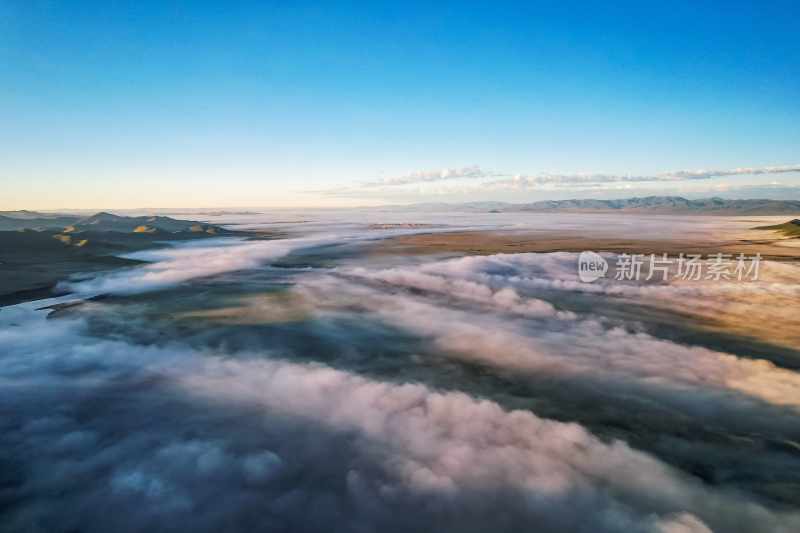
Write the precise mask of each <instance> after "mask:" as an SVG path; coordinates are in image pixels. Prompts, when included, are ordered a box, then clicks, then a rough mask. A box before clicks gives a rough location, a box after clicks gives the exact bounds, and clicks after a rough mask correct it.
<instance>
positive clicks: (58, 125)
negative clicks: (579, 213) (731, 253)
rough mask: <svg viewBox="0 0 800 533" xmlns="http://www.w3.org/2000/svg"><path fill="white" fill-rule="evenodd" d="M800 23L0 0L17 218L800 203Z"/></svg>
mask: <svg viewBox="0 0 800 533" xmlns="http://www.w3.org/2000/svg"><path fill="white" fill-rule="evenodd" d="M798 15H800V4H797V2H736V1H726V2H712V1H703V2H699V1H691V2H690V1H687V2H682V1H675V2H641V1H639V2H535V1H528V2H452V3H450V2H386V3H383V2H360V3H355V2H353V3H348V2H337V3H327V2H315V3H305V2H266V1H261V2H203V1H199V0H198V1H193V2H176V1H168V0H162V1H145V0H139V1H130V2H124V1H116V2H111V1H102V2H100V1H98V2H94V1H86V0H83V1H78V0H76V1H40V0H0V183H1V184H2V197H0V209H2V208H5V209H16V208H33V209H36V208H40V209H46V208H50V209H57V208H94V207H107V208H125V207H191V206H268V205H279V206H281V205H286V206H289V205H291V206H298V205H309V206H311V205H359V204H371V203H372V204H374V203H393V202H413V201H474V200H489V199H500V200H516V201H524V200H538V199H543V198H565V197H610V196H614V197H623V196H630V195H634V194H650V193H653V194H683V195H688V196H709V195H723V196H724V195H728V196H744V197H748V196H759V197H765V196H773V197H780V198H786V197H790V196H792V197H795V198H800V173H798V172H797V171H792V169H793V168H795V167H796V166H797V165H798V164H800V150H799V149H798V148H799V147H800V105H798V102H800V38H798V33H797V29H796V23H797V20H798ZM766 167H769V168H771V169H772V170H771V171H765V170H764V169H765V168H766ZM742 168H751V169H754V170H757V171H761V172H762V173H760V174H756V175H750V174H747V173H743V172H742V171H735V172H731V170H732V169H742ZM476 169H477V170H476ZM682 170H689V171H692V172H693V174H691V177H689V178H686V179H684V178H683V177H682V176H684V174H680V173H677V171H682ZM701 170H702V171H705V173H702V172H698V171H701ZM713 172H717V173H718V174H723V175H711V176H709V175H708V174H710V173H711V174H713ZM576 176H577V177H578V178H575V177H576ZM592 176H595V177H596V176H602V178H598V179H594V180H593V178H592ZM570 177H571V178H570ZM637 177H639V178H642V179H640V180H636V179H633V178H637Z"/></svg>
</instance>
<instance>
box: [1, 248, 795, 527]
mask: <svg viewBox="0 0 800 533" xmlns="http://www.w3.org/2000/svg"><path fill="white" fill-rule="evenodd" d="M369 238H374V237H369ZM348 239H350V237H347V238H345V240H348ZM352 239H353V240H358V239H357V238H352ZM331 242H336V239H335V238H333V237H332V236H326V237H325V238H316V237H315V238H298V239H286V240H283V241H279V240H275V241H255V242H240V241H229V242H227V243H225V244H224V245H219V243H215V244H214V245H213V246H209V245H206V246H197V245H195V246H187V247H179V248H171V249H166V250H161V251H156V252H147V253H143V254H139V255H138V256H137V257H138V258H140V259H143V260H146V261H148V262H149V263H148V264H147V265H144V266H142V267H138V268H133V269H126V270H121V271H116V272H112V273H108V274H103V275H100V276H97V277H94V278H91V279H87V280H83V281H76V282H72V283H71V284H69V285H67V287H68V288H70V289H72V290H73V291H74V292H75V294H76V295H78V296H93V295H95V294H100V293H104V294H113V295H117V300H116V301H115V302H114V304H113V305H111V304H109V305H107V306H103V305H102V304H101V305H99V306H98V307H97V309H100V310H101V311H102V312H103V313H105V316H104V320H105V321H106V322H117V323H118V327H117V328H115V329H113V333H109V331H111V330H106V332H105V333H103V332H102V331H98V330H97V328H93V327H92V321H93V320H94V319H93V318H92V315H91V313H89V312H88V311H82V309H83V308H81V307H78V308H75V311H74V312H71V313H65V314H63V316H58V317H55V316H54V317H51V318H49V319H48V318H47V313H48V311H47V310H42V309H39V308H40V307H42V306H43V305H44V303H30V304H23V305H18V306H14V307H9V308H4V309H3V310H2V311H0V412H2V413H3V416H2V417H0V531H9V532H12V531H14V532H15V531H41V532H51V531H86V532H94V531H98V532H105V531H145V530H150V531H187V530H190V531H287V532H289V531H291V532H303V531H309V532H312V531H330V530H332V529H333V530H336V531H346V532H371V531H464V532H481V533H483V532H486V531H520V530H529V529H533V530H536V531H543V532H547V531H552V532H564V531H574V532H637V531H642V532H662V533H684V532H686V533H689V532H708V531H731V532H761V531H776V532H792V531H798V530H800V513H798V511H797V509H792V508H791V507H790V506H786V505H776V504H775V502H774V501H769V500H768V499H767V498H764V497H763V494H760V493H757V492H753V491H751V490H750V487H751V485H748V483H747V482H746V481H747V480H744V481H741V480H737V479H733V480H732V481H731V482H726V480H724V479H722V480H720V482H719V483H708V482H706V481H704V480H703V479H702V478H700V477H698V476H695V475H693V474H692V473H691V472H690V471H689V470H690V469H687V468H683V465H684V464H692V463H696V464H707V463H708V464H713V465H714V466H719V463H727V464H724V465H722V467H721V468H722V469H723V470H726V471H733V472H735V473H738V474H742V473H747V474H748V475H753V476H756V475H757V474H758V475H762V476H764V475H766V476H767V477H769V476H772V477H774V479H775V480H777V481H781V482H782V481H783V480H785V479H786V478H789V479H797V475H799V474H800V464H799V462H798V458H797V455H798V453H800V452H798V450H800V446H798V445H797V444H796V443H798V442H800V424H798V423H797V422H798V416H800V412H798V410H800V375H799V374H797V373H796V372H795V371H794V370H792V369H789V368H785V367H782V366H780V365H778V364H775V363H773V362H770V361H766V360H763V359H758V358H752V357H746V356H743V355H741V354H736V355H734V354H731V353H726V352H724V351H720V350H715V349H711V348H708V347H703V346H693V345H687V344H685V343H680V342H675V341H673V340H669V339H664V338H660V337H658V336H656V335H654V334H652V333H651V332H650V331H648V327H647V318H648V317H647V315H646V313H643V314H642V317H641V318H642V324H634V323H620V321H619V320H613V319H610V318H608V317H606V316H605V314H604V312H603V308H602V307H597V302H603V301H610V299H612V298H621V299H622V300H623V302H630V301H634V302H636V303H637V304H639V305H645V304H646V305H650V306H651V307H652V308H657V309H661V310H671V311H675V310H685V309H686V308H687V306H688V307H689V308H691V307H692V304H691V302H692V301H695V302H698V305H699V303H700V302H705V305H710V306H712V308H714V307H715V306H716V308H720V309H722V308H724V307H725V305H726V302H729V301H730V300H731V298H732V296H731V295H734V297H733V299H734V300H735V301H737V302H739V303H741V302H742V301H744V300H742V299H743V298H744V297H745V296H746V295H751V296H752V295H757V296H758V298H757V299H755V300H753V301H754V302H756V304H755V306H754V307H750V310H751V312H758V310H759V309H760V307H758V306H768V305H769V302H770V301H771V300H770V299H771V298H773V297H779V296H780V297H784V298H787V297H788V298H794V297H796V296H797V289H796V287H797V285H796V283H793V280H796V276H797V271H796V269H795V270H792V269H791V268H788V269H787V268H786V267H785V265H777V266H775V269H773V270H772V271H771V272H773V273H772V274H769V275H768V277H767V279H766V280H765V281H764V282H763V283H757V284H751V285H748V286H747V287H743V286H741V285H736V284H717V285H712V284H699V285H692V286H688V285H686V286H684V285H681V284H672V285H671V284H652V285H647V286H641V285H635V284H616V283H613V282H611V281H601V282H599V283H597V284H592V285H586V284H581V283H580V282H579V281H577V276H576V270H575V268H576V261H577V257H576V255H575V254H566V253H556V254H516V255H503V254H500V255H494V256H485V257H468V258H454V259H441V260H440V259H426V258H413V259H409V258H404V259H403V260H402V261H398V262H397V264H387V261H386V260H385V259H381V260H374V261H373V260H368V259H366V258H360V259H359V260H354V261H349V262H344V263H343V264H341V265H339V266H336V267H332V268H331V267H325V268H300V269H296V270H294V271H291V270H290V274H289V276H290V279H291V283H290V284H289V288H288V289H287V291H288V293H289V294H291V295H293V296H294V297H296V298H298V299H299V300H302V302H303V303H304V306H305V308H306V309H307V310H308V311H309V313H310V318H307V319H304V320H305V321H298V323H297V324H295V325H293V326H292V327H295V328H304V327H309V326H308V325H307V324H308V323H310V322H314V323H316V324H318V323H321V322H324V321H325V320H326V319H328V318H329V317H331V316H342V315H348V316H354V317H356V318H357V319H361V320H362V321H363V322H364V324H367V323H368V322H369V323H371V322H370V321H377V322H379V323H383V324H385V325H386V326H387V327H392V328H396V329H397V330H399V331H403V332H405V333H407V334H408V335H411V336H413V337H414V338H416V339H418V340H419V341H420V343H421V346H423V347H424V348H423V349H422V350H421V353H420V354H419V357H420V359H421V360H424V359H425V358H433V359H439V358H443V359H446V360H449V361H452V362H453V363H454V364H465V365H478V366H479V367H481V368H482V369H484V370H485V371H486V372H488V373H490V374H494V375H497V376H501V377H503V379H508V380H509V382H511V383H522V384H525V385H526V386H527V385H530V387H532V388H533V389H535V388H536V387H541V386H543V385H545V384H546V385H547V386H548V387H552V389H550V390H557V393H556V395H555V398H557V399H558V401H562V400H563V402H564V403H565V405H571V403H570V402H571V401H573V400H574V401H578V400H580V402H583V403H582V404H581V405H586V404H587V403H588V404H589V405H594V406H596V408H597V409H598V411H600V410H602V409H604V408H605V407H606V406H611V407H613V408H614V409H617V411H615V412H623V413H625V411H628V413H625V414H624V416H625V417H626V418H630V420H620V422H628V421H631V422H632V426H635V424H642V425H643V427H644V426H646V425H647V424H650V423H651V420H652V419H655V418H657V417H658V415H659V413H664V414H665V415H666V414H668V415H669V417H672V418H669V420H680V421H681V424H682V428H683V429H682V430H680V431H678V433H680V434H679V435H678V436H677V437H675V436H674V435H671V436H670V437H669V438H670V439H672V440H668V441H665V442H667V444H666V445H667V446H669V447H671V448H675V449H673V450H669V451H668V452H663V455H664V457H668V458H669V459H670V460H669V461H665V460H663V458H662V457H661V454H662V450H661V449H660V448H658V446H657V445H654V448H653V450H654V452H656V453H648V452H647V451H642V450H639V449H635V448H634V447H632V446H631V445H630V444H629V443H626V442H625V440H623V439H620V438H609V437H608V436H603V437H601V436H598V435H596V434H594V433H593V431H592V430H591V429H590V428H587V427H586V426H584V425H581V424H578V423H575V422H570V421H569V420H570V419H571V420H584V419H585V420H592V418H593V413H570V412H569V410H568V409H566V408H565V410H564V413H563V416H561V418H562V420H561V421H556V420H553V419H548V418H545V417H542V416H539V415H537V412H536V409H535V408H533V409H527V408H526V409H514V408H511V407H509V406H507V405H505V404H504V403H503V402H501V401H499V400H495V399H493V396H492V395H480V394H476V393H475V392H474V390H473V389H472V388H470V387H469V386H466V385H464V384H462V383H453V386H452V387H451V388H450V389H448V390H442V389H439V388H436V387H433V386H431V385H429V384H427V385H426V384H424V383H421V382H416V381H413V380H406V379H402V378H401V379H393V380H391V381H384V380H381V379H378V378H377V377H375V376H374V375H369V374H368V373H361V372H356V371H354V370H352V369H348V368H346V365H343V364H339V361H338V359H337V356H338V354H337V353H308V354H303V356H304V358H305V359H306V360H308V361H312V362H308V363H302V362H299V361H298V360H295V359H290V358H287V357H284V356H285V355H286V354H285V353H281V352H280V351H279V350H274V349H271V348H269V345H268V344H265V345H264V346H262V347H259V346H257V345H253V346H248V347H247V349H246V350H232V351H225V350H220V349H219V347H214V348H212V347H210V346H209V347H207V348H203V347H198V346H197V345H196V344H190V343H187V342H184V339H181V338H180V337H170V338H166V339H161V340H159V341H158V342H146V341H143V340H142V339H141V338H139V339H137V338H135V337H134V336H132V335H126V334H125V333H124V332H125V328H126V326H127V325H128V318H126V316H125V315H122V314H116V313H117V312H118V309H119V308H120V307H121V306H125V300H124V297H125V296H126V295H133V294H142V293H153V292H158V291H161V290H165V289H170V288H175V287H181V286H183V287H185V286H187V284H188V285H189V286H190V285H191V283H193V282H194V281H196V280H198V279H200V278H212V279H213V276H215V275H219V274H222V273H232V272H233V273H235V272H237V271H246V270H252V269H258V268H261V267H262V266H263V265H266V264H269V263H270V262H271V261H275V260H277V259H279V258H284V257H286V256H287V255H289V254H291V253H293V252H295V251H297V250H299V249H302V248H307V247H309V246H320V245H328V244H330V243H331ZM229 280H230V278H229ZM743 291H744V292H743ZM743 294H744V295H745V296H743ZM576 295H577V296H578V297H583V296H587V297H589V298H592V299H591V300H590V302H591V303H592V305H593V306H594V307H592V306H590V307H589V308H586V307H585V306H584V307H582V306H576V305H570V302H571V301H572V300H570V298H574V297H576ZM67 300H69V298H63V299H61V300H59V301H58V302H61V303H63V301H67ZM270 302H271V303H270V305H281V303H280V301H278V300H270ZM51 303H54V302H51ZM115 306H116V307H115ZM86 309H91V306H87V307H86ZM95 312H96V309H95ZM623 322H624V321H623ZM208 327H209V328H212V327H216V326H214V325H213V321H212V322H209V326H208ZM364 327H366V326H364ZM223 331H224V330H223ZM234 331H239V330H231V332H232V333H231V334H232V335H233V334H235V333H233V332H234ZM274 331H276V330H270V332H274ZM302 331H303V330H302V329H301V332H302ZM270 334H274V333H270ZM353 334H355V332H354V333H353ZM267 337H268V335H267ZM341 342H342V346H341V351H343V352H344V351H347V350H348V349H352V347H348V346H346V342H347V341H346V338H343V339H341ZM386 342H389V341H388V339H387V340H386ZM313 361H326V363H325V364H323V363H321V362H313ZM462 385H463V386H462ZM459 389H462V390H459ZM499 392H501V391H498V393H499ZM498 396H500V394H498ZM698 428H703V432H708V433H713V438H712V439H711V440H708V439H707V435H705V433H704V434H703V435H700V433H701V431H700V430H699V429H698ZM629 435H631V436H632V437H635V434H634V433H633V430H631V433H629ZM714 439H721V440H724V441H725V442H728V440H730V441H734V440H735V439H740V440H741V441H742V442H744V440H746V439H749V441H752V442H759V443H761V442H768V444H769V446H771V448H770V447H768V448H764V449H763V453H761V454H759V455H758V456H753V457H750V456H749V453H750V452H748V451H744V452H741V453H739V452H735V451H733V452H732V451H730V450H731V447H730V446H728V445H727V444H724V443H720V442H717V441H716V440H714ZM726 439H727V440H726ZM759 446H760V444H759ZM734 448H735V447H734ZM795 448H796V449H795ZM744 449H745V450H749V448H746V447H744ZM726 454H727V455H726ZM740 461H741V462H742V464H740V465H739V464H738V462H740ZM745 461H746V462H747V463H746V464H745ZM676 465H678V466H680V468H679V467H678V466H676ZM723 467H724V468H723ZM759 479H760V478H759ZM740 481H741V482H740Z"/></svg>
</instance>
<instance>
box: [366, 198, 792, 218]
mask: <svg viewBox="0 0 800 533" xmlns="http://www.w3.org/2000/svg"><path fill="white" fill-rule="evenodd" d="M378 209H387V210H402V209H412V210H421V211H448V210H450V211H476V212H481V211H482V212H487V211H488V212H497V213H508V212H565V213H570V212H576V213H579V212H584V213H609V212H612V213H641V214H663V215H671V214H675V215H793V214H800V201H799V200H759V199H755V200H726V199H723V198H703V199H699V200H690V199H688V198H683V197H681V196H646V197H641V198H625V199H620V200H593V199H586V200H578V199H576V200H545V201H540V202H532V203H519V204H517V203H506V202H470V203H465V204H445V203H440V204H415V205H411V206H389V207H385V208H378Z"/></svg>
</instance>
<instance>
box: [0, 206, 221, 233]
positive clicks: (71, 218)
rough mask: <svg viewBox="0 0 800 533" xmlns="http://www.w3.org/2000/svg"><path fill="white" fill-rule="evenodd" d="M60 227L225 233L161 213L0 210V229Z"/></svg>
mask: <svg viewBox="0 0 800 533" xmlns="http://www.w3.org/2000/svg"><path fill="white" fill-rule="evenodd" d="M25 229H29V230H36V231H46V230H61V231H63V232H65V233H76V232H82V231H94V232H106V231H116V232H123V233H131V232H133V233H178V232H192V233H210V234H218V233H225V231H226V230H224V229H222V228H220V227H218V226H213V225H210V224H203V223H201V222H194V221H191V220H178V219H174V218H170V217H164V216H139V217H125V216H119V215H113V214H111V213H105V212H103V213H97V214H95V215H92V216H89V217H82V216H77V215H60V214H50V213H38V212H36V211H0V231H17V230H25Z"/></svg>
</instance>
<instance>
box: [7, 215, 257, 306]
mask: <svg viewBox="0 0 800 533" xmlns="http://www.w3.org/2000/svg"><path fill="white" fill-rule="evenodd" d="M244 235H246V236H249V237H252V236H254V235H253V234H251V233H243V232H237V231H230V230H227V229H225V228H222V227H220V226H214V225H210V224H205V223H202V222H196V221H191V220H177V219H174V218H170V217H165V216H139V217H125V216H119V215H113V214H111V213H97V214H96V215H92V216H90V217H77V216H72V215H58V214H45V213H37V212H34V211H6V212H2V214H0V306H3V305H11V304H14V303H18V302H22V301H26V300H31V299H38V298H45V297H48V296H51V295H52V289H53V287H55V285H56V283H57V282H58V281H60V280H63V279H65V278H67V277H69V276H71V275H74V274H78V273H91V272H96V271H99V270H106V269H111V268H116V267H120V266H126V265H134V264H138V261H133V260H130V259H123V258H120V257H117V256H118V255H120V254H125V253H129V252H133V251H137V250H143V249H147V248H155V247H159V246H165V245H167V243H168V242H169V241H184V240H197V239H204V238H210V237H227V236H244Z"/></svg>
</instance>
